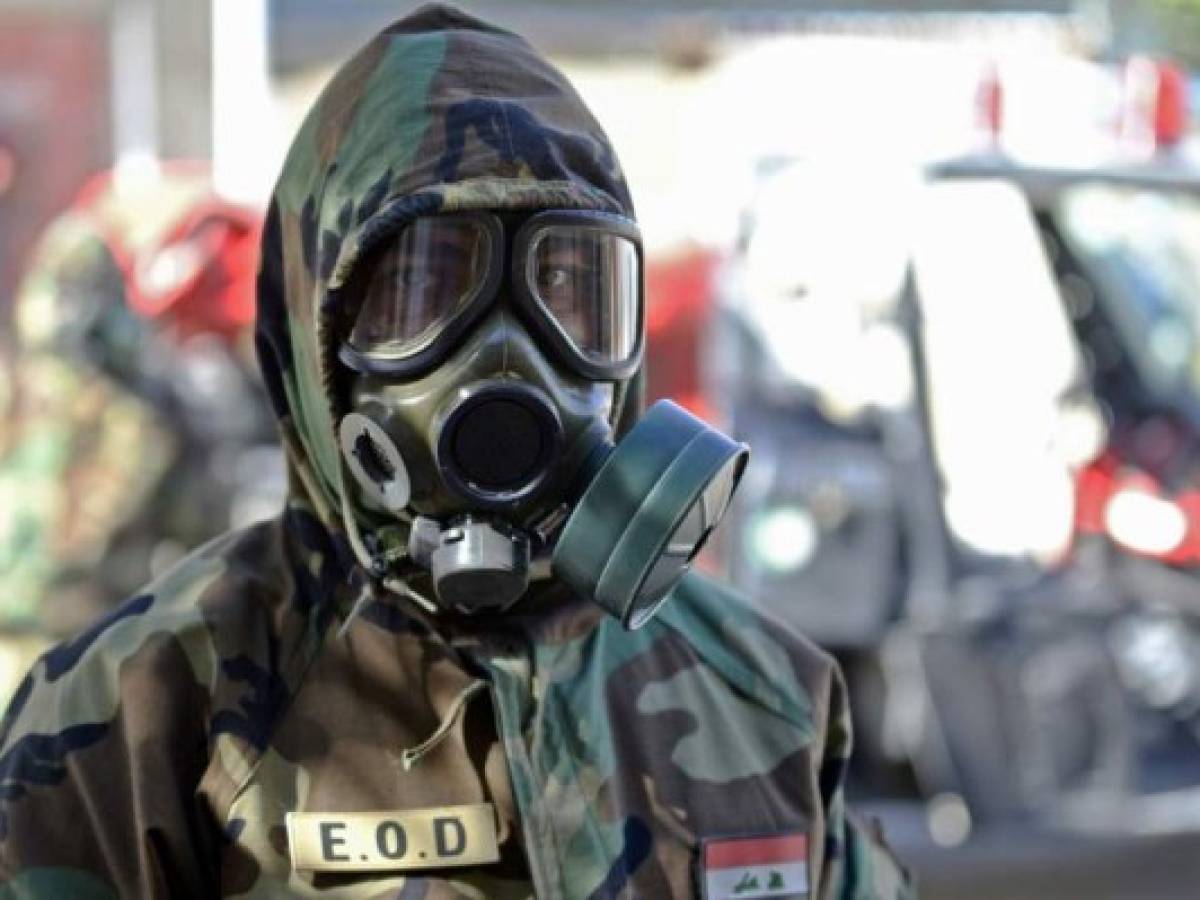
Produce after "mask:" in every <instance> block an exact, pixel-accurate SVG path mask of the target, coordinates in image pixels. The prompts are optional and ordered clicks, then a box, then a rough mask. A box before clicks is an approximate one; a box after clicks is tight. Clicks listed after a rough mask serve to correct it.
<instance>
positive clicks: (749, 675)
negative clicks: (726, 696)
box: [654, 573, 840, 730]
mask: <svg viewBox="0 0 1200 900" xmlns="http://www.w3.org/2000/svg"><path fill="white" fill-rule="evenodd" d="M654 621H656V622H659V623H660V627H666V628H669V629H672V630H673V631H675V632H677V633H678V634H680V635H681V636H682V637H683V638H684V639H685V640H686V641H687V642H688V644H690V645H691V647H692V648H693V649H694V651H695V653H696V655H697V656H698V657H699V658H700V659H701V660H703V662H704V663H705V664H706V665H707V666H709V667H710V668H712V669H713V670H715V671H716V672H717V673H719V674H720V676H721V677H722V678H724V679H725V680H727V681H729V682H731V683H732V684H733V685H734V686H735V687H737V688H738V689H739V690H740V691H742V692H743V693H744V694H747V695H749V696H750V697H753V698H754V699H755V700H756V701H757V702H758V703H759V704H760V705H762V706H765V707H767V708H768V709H770V710H772V711H773V712H775V713H777V714H779V715H782V716H784V717H786V718H788V719H789V720H791V721H793V722H794V723H795V724H797V725H798V726H800V727H803V728H804V729H806V730H807V729H814V728H816V722H817V721H818V720H824V717H825V715H826V713H827V711H828V704H829V697H830V695H831V693H833V692H834V691H836V690H837V689H838V684H839V679H840V675H839V673H838V668H837V664H836V663H835V662H834V660H833V658H832V657H831V656H830V655H829V654H828V653H826V652H825V651H823V650H821V649H820V648H818V647H817V646H816V645H815V644H813V643H812V642H811V641H810V640H808V639H807V638H805V637H804V636H803V635H801V634H800V633H799V632H797V631H795V630H794V629H792V628H790V627H789V626H787V625H785V624H783V623H781V622H779V621H777V620H775V619H773V618H771V617H769V616H767V615H764V614H763V613H762V612H761V611H759V610H756V609H754V608H753V607H752V606H751V604H750V603H749V601H748V600H747V599H746V598H745V597H744V596H743V595H742V594H740V593H739V592H738V591H736V590H735V589H733V588H731V587H729V586H728V585H725V584H721V583H719V582H717V581H715V580H714V579H712V578H709V577H707V576H704V575H700V574H698V573H689V574H688V575H687V576H685V577H684V579H683V581H682V582H681V583H680V584H679V586H678V587H677V588H675V590H674V591H673V592H672V595H671V597H670V598H669V599H668V600H667V602H666V603H665V604H664V606H663V609H662V610H661V611H660V612H659V614H658V616H656V618H655V620H654Z"/></svg>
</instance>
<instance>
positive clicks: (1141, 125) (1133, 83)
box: [1120, 56, 1188, 150]
mask: <svg viewBox="0 0 1200 900" xmlns="http://www.w3.org/2000/svg"><path fill="white" fill-rule="evenodd" d="M1187 128H1188V87H1187V76H1186V75H1185V74H1184V72H1183V70H1182V69H1180V68H1179V67H1178V66H1176V65H1173V64H1172V63H1169V62H1165V61H1163V60H1155V59H1151V58H1150V57H1146V56H1134V57H1131V58H1130V59H1129V61H1128V62H1127V63H1126V64H1125V74H1124V82H1123V101H1122V105H1121V121H1120V131H1121V136H1122V138H1124V139H1126V140H1128V141H1131V142H1133V143H1135V144H1137V145H1139V146H1141V147H1145V148H1147V149H1150V150H1161V149H1165V148H1169V147H1174V146H1176V145H1177V144H1178V143H1179V142H1180V141H1182V140H1183V138H1184V137H1185V136H1186V135H1187Z"/></svg>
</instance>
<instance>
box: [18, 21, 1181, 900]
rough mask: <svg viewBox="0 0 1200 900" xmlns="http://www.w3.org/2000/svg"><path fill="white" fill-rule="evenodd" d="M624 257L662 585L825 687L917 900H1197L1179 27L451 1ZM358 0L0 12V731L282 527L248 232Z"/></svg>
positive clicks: (370, 29) (357, 24)
mask: <svg viewBox="0 0 1200 900" xmlns="http://www.w3.org/2000/svg"><path fill="white" fill-rule="evenodd" d="M462 5H463V6H464V7H465V8H467V9H468V10H470V11H472V12H475V13H477V14H479V15H481V16H483V17H485V18H488V19H490V20H492V21H495V22H498V23H500V24H503V25H506V26H508V27H511V28H513V29H515V30H517V31H518V32H520V33H522V34H524V35H526V36H527V37H529V38H530V39H531V40H532V41H533V43H535V44H536V45H537V46H539V47H540V48H541V49H542V50H543V51H544V52H546V53H547V54H548V55H550V56H551V57H552V58H553V59H554V60H555V61H556V62H557V63H558V64H559V65H560V66H561V67H562V68H563V69H564V70H565V71H566V72H567V74H568V75H569V76H570V77H571V78H572V79H573V81H574V82H575V83H576V85H577V87H578V88H579V90H580V92H581V93H582V94H583V96H584V98H585V99H586V100H587V101H588V103H589V104H590V105H591V106H592V108H593V110H594V111H595V112H596V114H597V116H598V117H599V119H600V120H601V121H602V122H603V123H604V124H605V126H606V128H607V129H608V131H609V134H610V136H611V137H612V139H613V142H614V143H615V144H616V147H617V149H618V152H619V154H620V156H621V159H622V161H623V163H624V165H625V168H626V171H627V174H628V177H629V180H630V183H631V185H632V188H633V191H634V196H635V200H636V202H637V205H638V210H639V216H640V218H641V221H642V228H643V231H644V234H645V238H646V242H647V266H648V269H647V279H648V298H649V304H650V305H649V312H648V329H649V333H650V351H649V358H650V370H649V371H650V387H651V394H652V396H653V397H660V396H669V397H673V398H675V399H677V400H679V401H680V402H682V403H684V404H685V405H687V406H689V407H690V408H691V409H693V410H694V411H696V412H698V413H699V414H701V415H703V416H705V417H707V418H709V419H710V420H712V421H713V422H715V423H717V424H718V425H720V426H722V427H724V428H726V429H728V430H730V431H732V432H733V433H735V434H736V435H737V436H739V437H740V438H742V439H744V440H747V441H749V442H750V443H751V445H752V446H753V450H754V457H753V460H752V463H751V466H750V468H749V470H748V473H747V475H746V478H745V480H744V482H743V487H742V489H741V491H740V493H739V497H738V499H737V501H736V504H735V507H734V509H733V510H732V511H731V513H730V519H729V520H728V522H727V524H726V525H724V526H723V528H722V531H721V534H720V545H719V546H717V547H716V548H714V550H713V552H712V553H711V554H710V555H709V556H708V557H707V558H706V559H705V560H704V565H706V566H708V567H709V568H712V569H715V570H719V571H723V572H725V573H727V574H728V575H729V577H730V578H732V580H733V581H734V582H735V583H736V584H737V585H738V586H739V587H741V588H742V589H743V590H744V591H745V592H746V593H748V594H749V595H750V596H751V597H752V598H753V600H754V602H755V603H757V604H759V605H760V606H761V607H762V608H763V609H765V610H767V611H768V612H769V613H770V614H772V615H774V616H777V617H779V618H781V619H785V620H787V621H789V622H791V623H793V624H794V625H796V626H797V627H799V628H800V629H802V630H804V631H805V632H806V633H807V634H809V635H810V636H811V637H812V638H813V639H814V640H816V641H817V642H819V643H820V644H822V645H823V646H824V647H826V648H828V649H829V650H830V651H832V652H834V653H835V654H836V655H837V656H838V657H839V658H840V659H841V661H842V663H843V665H844V666H845V669H846V672H847V676H848V679H849V683H850V686H851V690H852V699H853V703H854V705H855V713H856V733H857V754H858V755H857V758H856V760H855V771H854V778H855V781H854V783H855V794H856V796H855V801H856V803H857V804H858V805H859V807H860V808H861V809H863V810H865V811H867V812H869V813H871V814H873V815H877V816H879V817H880V818H881V819H882V820H883V822H884V824H885V826H886V828H887V831H888V833H889V836H890V839H891V841H892V843H893V844H894V845H895V846H896V848H897V849H898V851H899V852H900V853H901V854H902V855H903V856H904V857H905V858H906V859H907V860H908V861H909V862H910V863H911V864H912V865H913V866H914V867H915V868H916V869H917V870H918V872H919V874H920V876H921V880H922V883H923V885H924V890H923V896H927V897H935V898H936V897H946V898H950V897H966V896H970V897H974V898H1042V897H1045V898H1067V897H1084V896H1086V897H1090V898H1101V897H1104V898H1108V897H1112V898H1117V897H1122V898H1127V897H1139V898H1149V897H1153V898H1158V897H1162V898H1167V897H1171V898H1175V897H1179V898H1183V897H1195V896H1197V894H1198V893H1200V888H1197V887H1196V885H1198V884H1200V152H1198V151H1200V143H1198V142H1197V137H1198V136H1200V131H1198V128H1200V118H1198V116H1200V112H1197V109H1200V103H1190V102H1189V98H1190V97H1194V98H1195V99H1196V100H1197V101H1198V102H1200V2H1197V0H1144V2H1133V0H1130V2H1125V0H1075V2H1072V0H1041V2H1039V0H1012V2H993V3H985V2H976V3H971V2H966V0H943V2H919V0H909V2H905V0H877V2H853V0H825V2H820V0H791V2H782V0H774V2H772V0H736V2H735V0H726V2H718V0H637V2H634V0H608V2H606V3H604V4H598V3H583V2H575V0H553V2H551V0H543V2H534V0H507V2H506V0H487V2H465V3H463V4H462ZM413 6H415V4H406V3H403V2H397V0H393V2H379V0H356V2H336V3H335V2H333V0H210V2H194V3H174V2H169V0H0V692H6V691H10V690H11V689H12V687H13V686H14V685H15V683H16V680H17V679H18V678H19V676H20V674H21V673H22V672H23V671H24V669H25V668H26V667H27V665H28V664H29V662H30V661H31V659H32V658H33V657H34V655H35V654H37V653H38V652H40V651H41V650H42V649H43V648H44V647H45V646H46V644H47V642H48V641H50V640H52V639H55V638H57V637H62V636H69V635H72V634H76V633H78V632H79V631H80V630H81V629H84V628H86V627H87V626H88V624H89V623H90V622H91V621H92V620H93V619H94V617H95V616H96V615H99V614H101V613H102V612H103V611H104V610H106V609H108V608H110V607H111V605H112V604H114V603H116V602H119V600H120V599H121V598H122V597H124V596H125V595H127V594H128V593H129V592H130V591H133V590H136V588H137V587H138V586H139V585H140V584H142V583H144V582H145V580H146V579H147V578H148V577H150V576H151V575H152V574H154V573H156V572H159V571H162V570H163V569H164V568H165V567H166V566H168V565H170V564H171V563H172V562H173V561H174V560H176V559H177V558H178V557H179V556H180V555H181V554H183V553H184V552H186V550H187V549H188V548H190V547H193V546H195V545H196V544H198V543H200V542H201V541H203V540H205V539H207V538H208V537H209V536H212V535H214V534H217V533H219V532H221V531H224V530H226V529H227V528H229V527H231V526H239V525H243V524H246V523H249V522H251V521H254V520H256V519H258V518H262V517H265V516H268V515H271V514H272V513H273V512H274V510H276V509H277V508H278V506H279V503H280V500H281V498H282V495H283V491H284V489H285V485H284V483H283V478H284V476H283V465H282V460H281V457H280V455H279V452H278V450H277V448H276V446H275V435H274V428H273V424H272V422H271V418H270V415H269V413H268V412H267V407H266V403H265V399H264V395H263V393H262V390H261V388H260V386H259V384H258V381H257V373H256V368H255V365H254V361H253V354H252V350H251V346H250V340H249V329H250V327H251V325H252V320H253V312H254V310H253V295H252V290H253V274H254V269H255V265H256V261H255V258H256V252H257V250H256V241H257V235H258V230H259V225H260V217H261V213H262V209H263V204H264V203H265V201H266V198H267V196H268V195H269V193H270V190H271V187H272V184H273V181H274V177H275V174H276V172H277V170H278V167H279V164H280V162H281V160H282V157H283V154H284V152H285V151H286V148H287V145H288V142H289V141H290V138H291V135H292V134H293V132H294V131H295V129H296V127H297V126H298V124H299V122H300V120H301V118H302V117H303V115H304V113H305V111H306V110H307V108H308V106H309V104H310V103H311V102H312V100H313V99H314V98H315V96H316V94H317V92H318V91H319V90H320V89H321V87H322V86H323V85H324V83H325V82H326V80H327V79H328V78H329V76H330V75H331V73H332V72H333V70H334V69H335V68H336V66H337V65H338V63H339V62H341V61H342V60H344V59H345V58H346V57H347V56H348V55H349V54H350V53H351V52H352V51H353V50H354V49H355V48H356V47H357V46H358V45H360V44H361V43H362V42H363V41H364V40H365V39H367V38H368V37H369V36H370V35H371V34H373V33H374V31H375V30H377V29H378V28H379V27H381V26H382V25H384V24H386V23H387V22H389V21H390V20H392V19H393V18H396V17H397V16H399V15H402V14H403V13H405V12H407V11H409V9H411V8H412V7H413Z"/></svg>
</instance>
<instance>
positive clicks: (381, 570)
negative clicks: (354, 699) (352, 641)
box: [338, 455, 437, 637]
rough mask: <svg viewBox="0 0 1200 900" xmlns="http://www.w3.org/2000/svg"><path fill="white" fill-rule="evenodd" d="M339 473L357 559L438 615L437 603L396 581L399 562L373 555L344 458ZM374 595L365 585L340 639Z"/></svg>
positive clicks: (376, 577)
mask: <svg viewBox="0 0 1200 900" xmlns="http://www.w3.org/2000/svg"><path fill="white" fill-rule="evenodd" d="M338 471H339V477H340V478H341V480H342V485H341V490H340V491H339V493H340V494H341V500H342V502H341V517H342V524H343V526H344V527H345V530H346V537H347V539H348V540H349V542H350V548H351V550H353V551H354V558H355V559H357V560H358V564H359V565H360V566H362V567H363V569H365V570H366V571H367V573H368V574H369V576H370V578H371V579H373V580H375V581H377V582H378V583H379V584H381V585H382V586H383V587H384V588H385V589H387V590H388V591H390V592H391V593H393V594H396V595H397V596H399V597H403V598H405V599H408V600H411V601H412V602H413V603H416V604H417V605H418V606H419V607H421V609H423V610H424V611H425V612H427V613H436V612H437V604H435V603H433V602H432V601H430V600H428V599H426V598H425V597H423V596H421V595H420V594H418V593H417V592H416V591H414V590H413V589H412V588H410V587H409V586H408V585H407V584H405V583H404V582H403V581H401V580H400V579H399V578H393V577H391V576H390V575H389V574H388V572H389V570H390V569H391V563H393V562H394V561H395V560H387V559H385V558H384V557H383V555H382V554H379V553H372V552H371V551H370V550H369V549H368V548H367V542H366V541H365V540H364V539H363V534H362V531H361V529H360V528H359V527H358V519H357V518H356V517H355V515H354V507H353V504H352V503H351V502H350V492H349V491H348V490H347V487H348V478H347V475H348V473H347V471H346V462H345V460H344V459H343V458H342V457H341V456H340V455H339V457H338ZM371 595H372V592H371V590H370V584H369V583H368V584H367V585H365V586H364V589H363V591H362V593H361V594H360V595H359V598H358V599H357V600H356V601H355V602H354V606H353V607H352V608H351V609H350V612H349V613H347V614H346V618H345V620H344V621H343V622H342V625H341V627H340V628H339V629H338V637H342V636H344V635H345V634H346V632H347V631H348V630H349V629H350V626H351V624H353V622H354V620H355V619H356V618H358V616H359V615H360V614H361V613H362V611H363V610H364V609H366V607H367V604H368V603H370V602H371Z"/></svg>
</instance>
